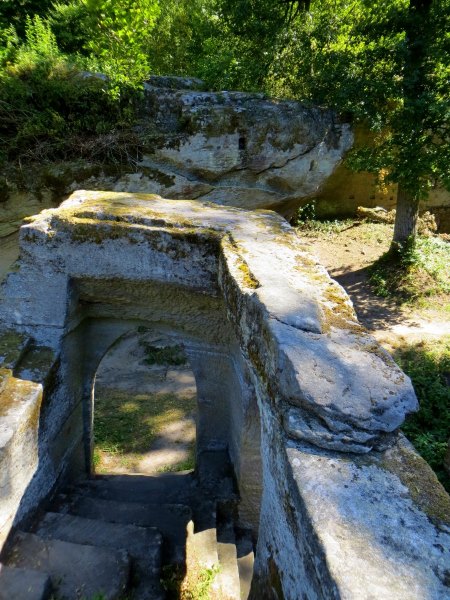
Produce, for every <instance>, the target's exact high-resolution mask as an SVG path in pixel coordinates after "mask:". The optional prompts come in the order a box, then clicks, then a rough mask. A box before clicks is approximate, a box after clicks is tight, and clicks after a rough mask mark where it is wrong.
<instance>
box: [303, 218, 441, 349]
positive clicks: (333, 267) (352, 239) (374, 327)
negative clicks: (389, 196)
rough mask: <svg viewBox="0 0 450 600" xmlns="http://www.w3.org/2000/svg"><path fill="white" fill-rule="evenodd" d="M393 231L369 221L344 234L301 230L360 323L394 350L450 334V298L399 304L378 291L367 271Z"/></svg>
mask: <svg viewBox="0 0 450 600" xmlns="http://www.w3.org/2000/svg"><path fill="white" fill-rule="evenodd" d="M392 232H393V229H392V225H387V224H381V223H366V222H362V223H358V222H353V223H349V224H348V226H347V227H346V228H344V229H343V230H341V231H339V232H336V231H332V230H331V231H326V230H323V231H309V230H302V229H299V230H298V233H299V236H300V237H301V238H302V239H303V240H304V241H305V243H306V245H307V246H308V247H309V250H310V252H311V253H312V254H314V255H315V256H317V258H318V259H319V261H320V263H321V264H322V265H323V266H324V267H325V268H326V269H327V270H328V272H329V273H330V275H331V277H333V279H336V280H337V281H338V282H339V283H340V284H341V285H342V286H343V287H344V288H345V290H346V291H347V293H348V294H349V296H350V298H351V300H352V302H353V305H354V307H355V310H356V313H357V315H358V319H359V320H360V322H361V323H362V324H363V325H364V326H365V327H366V328H367V329H368V330H369V331H370V332H371V333H372V334H373V336H374V337H375V338H376V339H377V340H378V341H379V342H380V343H381V344H383V345H384V346H385V347H386V348H387V349H388V350H390V351H392V350H394V349H395V348H397V347H399V346H404V345H405V344H412V343H417V342H421V341H429V340H433V339H439V338H440V337H443V336H445V335H449V334H450V319H449V315H450V313H449V310H448V306H449V300H450V299H449V298H445V297H441V298H439V299H437V300H435V301H430V302H428V303H426V304H423V305H421V306H417V305H405V304H403V305H400V304H398V303H397V302H396V301H395V300H394V299H391V298H381V297H380V296H377V295H376V294H375V293H374V291H373V288H372V286H371V285H370V283H369V277H368V272H367V269H368V267H369V266H370V265H371V264H372V263H373V262H374V261H375V260H377V259H378V258H379V257H380V256H381V255H382V254H383V253H384V252H386V251H387V250H388V249H389V245H390V242H391V239H392Z"/></svg>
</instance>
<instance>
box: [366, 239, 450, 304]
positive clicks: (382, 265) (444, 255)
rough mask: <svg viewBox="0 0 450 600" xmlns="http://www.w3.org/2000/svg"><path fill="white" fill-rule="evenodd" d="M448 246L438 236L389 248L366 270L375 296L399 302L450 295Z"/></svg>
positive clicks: (449, 250)
mask: <svg viewBox="0 0 450 600" xmlns="http://www.w3.org/2000/svg"><path fill="white" fill-rule="evenodd" d="M449 264H450V244H448V242H446V241H444V240H442V239H440V238H439V237H420V236H419V237H418V238H417V239H416V240H408V241H407V242H406V243H405V244H402V245H398V246H396V247H392V248H391V249H390V250H389V251H388V252H386V254H384V255H383V256H382V257H381V258H380V259H379V260H377V261H376V262H375V263H374V264H373V265H372V266H371V267H370V269H369V273H370V281H371V283H372V285H373V287H374V289H375V292H376V293H377V294H378V295H379V296H384V297H391V298H395V299H397V300H398V301H399V302H402V301H403V302H404V301H407V302H412V301H416V302H417V301H418V300H420V299H425V298H430V297H433V296H439V295H441V294H449V293H450V271H449Z"/></svg>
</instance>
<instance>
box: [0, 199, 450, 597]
mask: <svg viewBox="0 0 450 600" xmlns="http://www.w3.org/2000/svg"><path fill="white" fill-rule="evenodd" d="M20 244H21V257H20V259H19V261H18V263H17V264H16V268H15V269H14V270H13V271H12V272H11V273H10V274H9V275H8V277H7V279H6V281H5V282H4V283H3V284H2V287H1V291H0V319H1V323H2V329H3V332H2V334H1V335H0V366H2V367H3V371H1V372H0V402H1V410H0V434H1V435H0V442H1V447H0V473H1V477H2V479H1V490H2V496H1V511H0V523H1V524H2V536H3V537H2V538H0V539H1V541H3V540H4V539H5V537H6V535H7V534H8V532H9V530H10V528H11V527H12V526H13V525H17V524H18V523H21V522H23V521H24V519H25V518H26V517H29V516H30V515H32V514H33V511H35V510H36V508H37V507H38V506H39V505H40V503H41V502H42V501H43V500H45V499H46V498H47V497H48V496H49V495H51V494H52V493H54V491H55V490H57V489H58V488H59V486H61V484H62V482H64V481H70V480H74V479H76V478H77V477H79V476H80V475H82V474H84V475H85V476H86V475H87V474H89V473H90V470H91V464H92V419H93V410H94V406H93V388H94V385H95V375H96V372H97V368H98V365H99V363H100V360H101V358H102V357H103V356H104V354H105V352H106V351H107V350H108V348H110V347H111V346H112V344H114V343H115V342H116V341H117V340H118V339H120V338H121V336H123V335H125V334H127V333H128V332H130V331H134V330H137V329H138V328H139V327H145V328H147V329H149V330H151V331H154V332H155V334H158V335H159V334H160V333H162V332H164V335H170V336H171V337H172V338H173V339H174V340H175V341H176V343H177V344H182V345H183V348H184V351H185V353H186V356H187V357H188V359H189V364H190V366H191V368H192V371H193V373H194V376H195V379H196V385H197V392H198V425H197V444H198V449H197V451H198V452H201V451H205V450H206V451H210V450H218V449H220V450H227V452H228V453H229V456H230V459H231V462H232V465H233V468H234V471H235V474H236V481H237V484H238V487H239V492H240V495H241V504H240V506H239V511H240V512H239V517H240V519H241V520H242V521H243V522H244V523H245V524H246V526H248V527H249V528H251V529H252V530H253V531H254V532H255V533H256V534H257V536H258V544H257V551H256V556H255V577H254V583H253V584H252V591H251V593H250V598H252V600H261V599H263V598H270V597H271V596H270V595H268V590H271V589H277V590H279V592H280V594H279V597H283V598H285V599H286V600H298V598H301V597H306V598H311V599H317V600H318V599H321V598H333V599H338V598H348V599H351V600H360V599H361V598H364V597H368V594H370V595H371V596H373V597H376V598H380V599H386V600H387V599H390V598H401V599H402V600H403V599H404V600H406V599H408V600H423V598H430V599H435V600H444V598H447V597H448V589H449V587H448V584H449V581H448V564H449V558H450V534H449V524H450V498H449V496H448V495H447V494H446V493H445V491H444V490H443V488H442V487H441V486H440V484H439V483H438V481H437V479H436V477H435V475H434V474H433V472H432V471H431V469H430V468H429V467H428V465H426V463H425V462H424V461H423V460H422V459H421V458H420V457H419V456H418V455H417V453H416V452H415V451H414V449H413V448H412V447H411V445H410V444H409V443H408V442H407V441H406V440H405V439H404V438H403V437H402V436H401V434H400V433H399V431H398V428H399V427H400V426H401V424H402V422H403V420H404V418H405V416H406V415H407V414H408V413H409V412H411V411H413V410H415V409H416V408H417V400H416V398H415V395H414V391H413V389H412V386H411V382H410V381H409V379H408V378H407V377H406V376H405V375H404V373H403V372H402V371H401V370H400V369H399V368H398V367H397V366H396V365H395V363H394V362H393V360H392V358H391V357H390V356H389V355H388V354H387V353H386V352H385V351H384V350H383V349H381V348H380V346H379V345H378V344H377V343H376V341H375V340H374V339H373V338H372V337H371V336H370V335H369V334H368V333H367V332H366V331H365V330H364V329H363V328H362V327H361V326H360V325H359V323H358V322H357V320H356V317H355V314H354V311H353V308H352V305H351V303H350V301H349V299H348V297H347V295H346V294H345V292H344V290H343V289H342V288H341V287H340V286H339V285H338V284H337V283H336V282H334V281H333V280H331V279H330V277H329V276H328V274H327V273H326V271H325V270H324V269H323V267H321V266H320V265H318V264H317V262H316V261H315V260H314V259H313V258H312V257H311V256H309V255H308V253H307V252H305V249H304V247H303V245H302V241H301V239H300V238H299V237H298V235H297V233H296V232H295V230H293V229H292V228H291V227H289V225H288V224H287V223H286V221H284V219H283V218H281V217H280V216H279V215H277V214H276V213H273V212H269V211H245V210H241V209H238V208H230V207H220V206H215V205H211V204H209V203H208V204H207V203H201V202H194V201H183V200H176V201H173V200H172V201H170V200H164V199H162V198H160V197H156V196H150V195H141V194H129V193H105V192H103V193H100V192H77V193H76V194H74V195H73V196H72V198H71V199H70V200H68V201H67V202H65V203H64V204H63V205H62V206H61V207H60V208H59V209H53V210H47V211H44V212H43V213H41V214H40V215H37V216H36V217H34V218H32V219H30V220H29V222H28V224H27V225H25V226H23V227H22V228H21V233H20ZM261 474H262V477H261Z"/></svg>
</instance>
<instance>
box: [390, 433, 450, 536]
mask: <svg viewBox="0 0 450 600" xmlns="http://www.w3.org/2000/svg"><path fill="white" fill-rule="evenodd" d="M380 466H381V467H382V468H384V469H386V470H387V471H389V472H391V473H393V474H394V475H396V476H397V477H398V478H399V479H400V481H401V482H402V483H403V485H405V486H406V487H407V488H408V490H409V493H410V496H411V499H412V500H413V502H414V503H415V504H416V505H417V506H418V507H419V508H420V509H421V510H422V511H423V512H424V513H425V514H426V515H428V517H430V518H431V519H437V520H438V521H443V522H444V523H447V524H449V525H450V496H449V495H448V494H447V492H446V491H445V489H444V488H443V486H442V485H441V484H440V482H439V480H438V478H437V477H436V474H435V473H434V471H433V470H432V469H431V467H430V466H429V465H428V464H427V463H426V462H425V461H424V460H423V458H421V457H420V456H419V454H417V452H416V451H415V450H414V449H413V448H412V446H410V444H409V443H407V442H406V441H405V440H404V439H403V440H402V441H400V443H398V444H397V446H396V447H395V449H393V450H391V451H388V452H386V453H385V454H384V455H383V458H382V460H381V461H380Z"/></svg>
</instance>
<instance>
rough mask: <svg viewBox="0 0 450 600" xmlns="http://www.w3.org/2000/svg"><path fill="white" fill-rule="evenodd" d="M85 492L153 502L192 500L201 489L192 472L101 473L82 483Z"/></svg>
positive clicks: (187, 502)
mask: <svg viewBox="0 0 450 600" xmlns="http://www.w3.org/2000/svg"><path fill="white" fill-rule="evenodd" d="M77 487H78V489H81V490H83V494H85V495H89V496H91V497H93V498H102V499H103V500H115V501H118V502H138V503H150V504H158V503H163V504H170V503H174V504H188V505H189V504H191V499H192V498H193V496H195V494H196V493H197V487H196V485H195V481H194V478H193V475H192V473H189V474H186V473H161V474H160V475H152V476H150V475H101V476H96V477H95V479H88V480H86V481H83V482H82V483H80V484H78V486H77Z"/></svg>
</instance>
